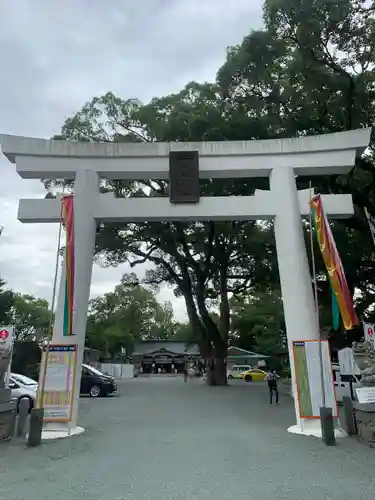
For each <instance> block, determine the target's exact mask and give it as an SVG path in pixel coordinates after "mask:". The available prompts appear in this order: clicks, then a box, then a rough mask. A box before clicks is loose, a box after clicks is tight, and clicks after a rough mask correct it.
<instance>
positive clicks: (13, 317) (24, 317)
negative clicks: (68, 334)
mask: <svg viewBox="0 0 375 500" xmlns="http://www.w3.org/2000/svg"><path fill="white" fill-rule="evenodd" d="M7 319H8V323H9V324H11V325H14V326H15V332H16V339H17V340H29V339H31V340H35V339H36V340H41V339H43V338H46V337H47V336H48V334H49V328H50V326H51V324H52V321H53V315H52V313H51V311H50V309H49V305H48V302H47V301H46V300H44V299H40V298H35V297H33V296H32V295H27V294H25V295H23V294H19V293H15V294H14V300H13V304H12V307H11V309H10V311H9V312H8V314H7Z"/></svg>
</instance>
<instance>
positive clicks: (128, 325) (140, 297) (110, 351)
mask: <svg viewBox="0 0 375 500" xmlns="http://www.w3.org/2000/svg"><path fill="white" fill-rule="evenodd" d="M174 331H175V324H174V322H173V309H172V306H171V304H170V303H166V304H164V305H161V304H159V303H158V302H157V300H156V297H155V295H154V294H153V292H152V291H150V290H148V289H146V288H145V287H143V286H142V285H140V284H139V281H138V278H137V277H136V275H135V274H128V275H124V276H123V278H122V280H121V283H120V284H119V285H117V286H116V287H115V289H114V291H113V292H109V293H106V294H105V295H104V296H102V297H98V298H95V299H92V300H91V301H90V310H89V316H88V322H87V341H86V345H87V347H90V348H92V349H98V350H99V351H100V352H102V353H103V354H106V355H109V356H114V355H116V354H118V353H119V352H120V350H121V347H125V348H126V351H127V353H131V352H132V350H133V347H134V343H135V342H138V341H140V340H163V339H170V338H173V335H174Z"/></svg>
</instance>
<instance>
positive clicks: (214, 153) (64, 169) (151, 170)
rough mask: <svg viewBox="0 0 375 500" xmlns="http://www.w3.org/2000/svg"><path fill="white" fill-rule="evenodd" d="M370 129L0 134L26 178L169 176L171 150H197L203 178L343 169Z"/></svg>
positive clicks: (324, 172)
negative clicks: (104, 138)
mask: <svg viewBox="0 0 375 500" xmlns="http://www.w3.org/2000/svg"><path fill="white" fill-rule="evenodd" d="M370 135H371V128H364V129H357V130H351V131H346V132H337V133H333V134H325V135H315V136H307V137H300V138H294V139H270V140H262V141H255V140H254V141H220V142H153V143H88V142H72V141H59V140H46V139H34V138H29V137H19V136H13V135H0V144H1V146H2V150H3V154H4V155H5V156H6V157H7V158H8V159H9V161H11V162H12V163H16V170H17V172H18V174H19V175H20V176H21V177H23V178H25V179H42V178H49V179H58V178H60V179H73V178H74V177H75V175H76V172H77V171H79V170H81V169H90V170H94V171H96V172H97V173H98V175H99V176H100V177H102V178H107V179H134V180H137V179H139V180H140V179H168V177H169V164H168V155H169V152H170V151H183V150H185V151H192V150H194V151H198V152H199V156H200V177H201V178H240V177H243V178H246V177H267V176H268V175H269V174H270V172H271V170H272V169H274V168H280V167H287V168H293V169H294V171H295V174H296V175H330V174H342V173H346V172H347V171H348V170H349V168H350V167H352V166H353V164H354V161H355V158H356V157H357V156H359V155H361V154H362V153H363V151H364V150H365V149H366V147H367V146H368V144H369V140H370Z"/></svg>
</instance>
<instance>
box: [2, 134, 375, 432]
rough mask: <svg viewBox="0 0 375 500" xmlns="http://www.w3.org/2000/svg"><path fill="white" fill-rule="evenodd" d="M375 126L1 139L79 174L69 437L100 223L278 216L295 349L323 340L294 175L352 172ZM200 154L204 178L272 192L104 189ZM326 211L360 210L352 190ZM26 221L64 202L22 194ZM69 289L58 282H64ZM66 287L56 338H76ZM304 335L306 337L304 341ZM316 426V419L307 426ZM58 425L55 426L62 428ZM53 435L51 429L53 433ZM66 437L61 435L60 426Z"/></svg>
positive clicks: (30, 162)
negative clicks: (117, 138) (307, 132)
mask: <svg viewBox="0 0 375 500" xmlns="http://www.w3.org/2000/svg"><path fill="white" fill-rule="evenodd" d="M370 134H371V129H370V128H366V129H358V130H353V131H348V132H339V133H334V134H327V135H317V136H309V137H302V138H298V139H275V140H265V141H224V142H200V143H146V144H143V143H142V144H138V143H136V144H134V143H78V142H70V141H54V140H44V139H34V138H27V137H17V136H11V135H2V136H0V143H1V145H2V150H3V154H4V155H5V156H6V157H7V158H8V159H9V161H10V162H12V163H15V164H16V171H17V172H18V174H19V175H20V176H21V177H22V178H25V179H43V178H48V179H75V188H74V192H75V210H74V224H75V306H76V313H75V315H74V318H73V330H74V332H75V337H74V342H76V343H77V344H78V363H77V369H76V375H75V384H74V387H75V394H74V401H73V420H72V422H71V423H70V426H69V430H68V429H66V428H65V429H61V428H60V429H59V430H60V431H62V432H63V433H65V434H66V435H69V434H74V433H77V432H82V429H81V428H79V427H77V416H78V405H79V386H80V378H81V370H82V360H83V350H84V343H85V332H86V319H87V307H88V301H89V296H90V285H91V275H92V264H93V254H94V245H95V234H96V224H97V222H104V221H107V222H131V221H133V222H135V221H142V220H148V221H151V220H155V221H158V220H159V221H160V220H165V221H166V220H169V221H177V220H250V219H263V220H265V219H274V220H275V223H274V229H275V239H276V248H277V258H278V265H279V274H280V283H281V291H282V296H283V306H284V315H285V323H286V329H287V337H288V348H289V353H291V348H292V342H293V341H294V340H318V339H319V329H318V325H317V321H316V313H315V305H314V297H313V290H312V285H311V276H310V273H309V266H308V260H307V253H306V248H305V243H304V236H303V230H302V224H301V215H302V216H306V215H308V214H309V192H308V191H306V190H303V191H300V192H297V188H296V182H295V177H296V176H297V175H300V176H304V175H306V176H313V175H333V174H345V173H347V172H348V170H349V169H350V168H351V167H352V166H353V165H354V162H355V158H356V157H358V156H359V155H361V154H362V153H363V152H364V150H365V149H366V147H367V146H368V144H369V141H370ZM182 150H183V151H198V152H199V159H200V160H199V162H200V164H199V168H200V177H201V178H249V177H268V176H269V178H270V191H260V192H259V191H258V192H256V194H255V195H254V196H250V197H247V196H244V197H237V196H229V197H203V198H201V200H200V202H199V203H198V204H188V205H172V204H171V203H170V202H169V200H168V199H166V198H138V199H134V198H132V199H123V198H114V197H113V196H111V195H102V194H100V193H99V182H100V179H101V178H106V179H118V180H121V179H132V180H141V179H168V175H169V162H168V156H169V152H170V151H182ZM323 204H324V209H325V212H326V213H327V215H328V216H329V217H332V218H339V217H350V216H351V215H352V214H353V204H352V199H351V195H326V196H323ZM18 218H19V220H21V221H22V222H25V223H26V222H27V223H29V222H33V223H37V222H59V220H60V201H59V199H57V200H52V199H42V200H41V199H26V200H20V204H19V211H18ZM61 288H62V287H60V289H61ZM61 299H62V294H61V293H60V297H59V301H58V307H57V314H56V323H55V327H54V334H53V342H59V343H62V342H65V343H67V344H70V343H72V338H71V337H63V336H62V335H61V327H60V326H61V302H62V300H61ZM301 337H303V338H302V339H301ZM290 363H291V368H292V377H293V393H294V394H295V395H296V384H295V380H294V370H293V358H292V356H290ZM297 399H298V398H297V397H294V401H295V410H296V420H297V425H296V426H292V427H291V428H290V429H289V430H290V431H291V432H299V433H301V432H303V433H305V434H315V435H316V434H317V433H318V432H319V430H320V425H319V429H317V426H316V423H315V422H310V423H309V422H305V423H304V425H303V426H302V423H301V419H300V418H299V410H298V401H297ZM306 424H310V425H306ZM57 430H58V429H57ZM52 434H53V433H52ZM60 435H61V433H60Z"/></svg>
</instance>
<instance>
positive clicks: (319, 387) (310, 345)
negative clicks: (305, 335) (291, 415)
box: [293, 340, 338, 418]
mask: <svg viewBox="0 0 375 500" xmlns="http://www.w3.org/2000/svg"><path fill="white" fill-rule="evenodd" d="M293 359H294V372H295V377H296V383H297V393H298V407H299V412H300V417H301V418H320V407H321V406H323V403H325V406H326V407H328V408H332V414H333V416H334V417H337V416H338V413H337V404H336V397H335V388H334V382H333V375H332V363H331V356H330V352H329V344H328V341H326V340H321V341H319V340H301V341H295V342H293ZM321 361H322V364H323V366H322V367H321ZM322 373H323V383H322ZM323 388H324V397H323Z"/></svg>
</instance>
